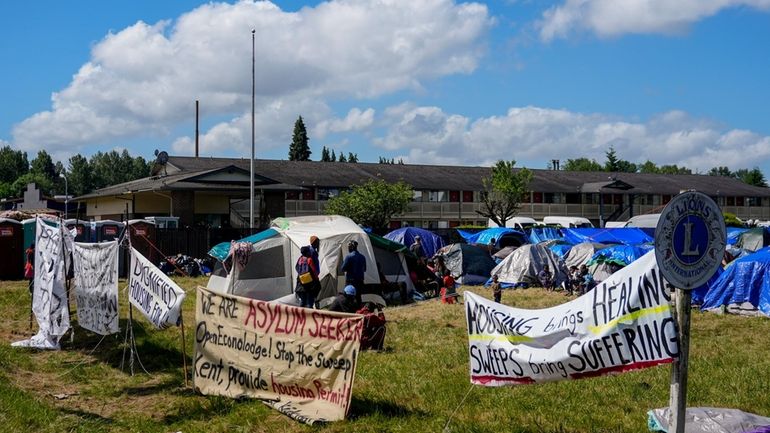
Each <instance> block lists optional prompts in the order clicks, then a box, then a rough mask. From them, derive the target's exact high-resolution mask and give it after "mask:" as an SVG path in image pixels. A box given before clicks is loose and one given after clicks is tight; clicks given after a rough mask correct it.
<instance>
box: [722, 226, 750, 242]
mask: <svg viewBox="0 0 770 433" xmlns="http://www.w3.org/2000/svg"><path fill="white" fill-rule="evenodd" d="M726 229H727V245H735V243H736V242H738V239H740V236H741V234H743V233H744V232H745V231H746V230H748V229H747V228H744V227H727V228H726Z"/></svg>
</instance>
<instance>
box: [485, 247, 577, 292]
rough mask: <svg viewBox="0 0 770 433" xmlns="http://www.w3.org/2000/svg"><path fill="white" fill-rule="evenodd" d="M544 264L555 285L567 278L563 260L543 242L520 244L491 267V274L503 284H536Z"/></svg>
mask: <svg viewBox="0 0 770 433" xmlns="http://www.w3.org/2000/svg"><path fill="white" fill-rule="evenodd" d="M546 264H547V265H548V267H549V268H550V270H551V273H552V275H553V277H554V283H555V284H556V285H557V286H558V285H560V284H561V283H562V282H563V281H565V280H566V279H567V268H565V267H564V262H563V261H562V260H561V259H560V258H559V257H558V256H557V255H556V254H555V253H554V252H553V251H551V250H550V249H549V248H548V247H547V246H546V245H545V244H544V243H539V244H534V245H533V244H527V245H522V246H521V247H519V248H517V249H516V251H514V252H513V253H511V255H509V256H508V257H506V258H505V260H503V261H502V262H500V263H499V264H498V265H497V266H496V267H495V268H494V269H492V273H491V274H492V275H497V279H498V281H500V282H501V283H503V284H509V285H513V284H519V283H526V284H535V285H538V284H539V281H538V279H537V275H538V274H539V273H540V271H541V270H543V267H544V265H546Z"/></svg>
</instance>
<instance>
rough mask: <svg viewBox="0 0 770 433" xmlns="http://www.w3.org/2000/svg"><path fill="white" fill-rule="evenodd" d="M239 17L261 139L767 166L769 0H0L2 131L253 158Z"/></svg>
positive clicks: (60, 148) (426, 152) (488, 159)
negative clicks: (296, 132) (303, 137)
mask: <svg viewBox="0 0 770 433" xmlns="http://www.w3.org/2000/svg"><path fill="white" fill-rule="evenodd" d="M252 28H254V29H256V36H257V44H256V51H257V61H256V81H257V110H256V125H257V128H256V142H257V143H256V147H257V150H256V151H257V156H258V157H263V158H279V159H280V158H286V157H287V150H288V144H289V142H290V140H291V132H292V127H293V123H294V120H295V119H296V118H297V116H298V115H302V116H303V118H304V119H305V121H306V124H307V126H308V129H309V135H310V139H311V141H310V143H311V149H312V150H313V155H312V158H313V159H317V158H319V157H320V153H321V147H322V146H327V147H329V148H331V149H334V150H335V151H336V152H337V153H340V152H344V153H345V154H347V153H349V152H352V153H356V154H358V156H359V159H360V160H363V161H372V162H375V161H377V160H378V157H380V156H384V157H388V158H395V159H399V158H402V159H404V161H406V162H411V163H429V164H450V165H451V164H462V165H490V164H492V163H494V161H496V160H498V159H515V160H516V161H518V165H520V166H521V165H525V166H528V167H532V168H545V167H546V164H547V162H548V161H550V160H551V159H555V158H558V159H561V160H562V161H564V160H566V159H569V158H578V157H588V158H593V159H596V160H598V161H600V162H602V161H603V160H604V153H605V152H606V150H607V149H608V148H609V147H610V146H613V147H614V148H615V149H616V151H617V152H618V154H619V156H620V157H621V158H624V159H628V160H630V161H632V162H640V163H641V162H644V161H646V160H652V161H653V162H655V163H657V164H679V165H685V166H687V167H690V168H692V169H694V170H698V171H700V172H706V171H708V170H709V169H710V168H711V167H714V166H717V165H727V166H729V167H730V168H732V169H734V170H735V169H739V168H753V167H759V168H761V169H762V170H763V172H764V173H765V175H766V176H768V175H770V123H768V121H767V119H768V114H770V109H769V108H768V101H770V80H768V78H767V77H770V55H769V54H768V51H767V48H766V47H768V46H770V1H769V0H714V1H708V2H706V1H703V2H671V1H669V0H645V1H643V0H558V1H533V0H507V1H505V0H500V1H494V2H492V1H490V2H483V1H478V2H452V1H448V0H425V1H420V2H414V1H409V0H403V1H397V0H391V1H384V0H357V1H352V0H350V1H330V2H301V1H277V2H274V3H263V2H252V1H245V2H212V3H205V2H199V1H173V2H158V1H150V0H134V1H131V2H103V1H96V0H81V1H77V2H61V1H47V0H46V1H40V2H34V3H30V2H6V3H4V4H3V5H2V6H0V41H2V42H0V56H1V57H2V59H3V62H2V68H0V95H2V99H1V100H2V103H1V104H0V144H2V145H10V146H12V147H14V148H17V149H22V150H25V151H27V152H28V153H29V154H30V159H31V158H32V157H34V155H35V154H36V153H37V151H38V150H40V149H46V150H47V151H49V152H50V153H52V154H53V155H54V157H55V158H56V159H60V160H66V159H67V158H69V156H71V155H73V154H75V153H81V154H83V155H86V156H89V155H91V154H93V153H94V152H96V151H99V150H101V151H108V150H111V149H123V148H127V149H129V151H130V152H131V153H132V154H133V155H141V156H144V157H145V158H152V153H153V150H154V149H161V150H166V151H168V152H169V153H171V154H178V155H189V154H191V153H192V152H193V133H194V104H195V100H196V99H199V100H200V101H201V115H202V119H201V127H200V130H201V154H202V155H204V156H208V155H212V156H232V157H248V156H249V154H250V152H251V151H250V149H251V112H250V110H251V29H252Z"/></svg>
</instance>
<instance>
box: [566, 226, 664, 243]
mask: <svg viewBox="0 0 770 433" xmlns="http://www.w3.org/2000/svg"><path fill="white" fill-rule="evenodd" d="M561 233H562V235H563V236H564V238H565V240H567V242H570V243H573V244H579V243H581V242H595V243H600V244H624V245H638V244H644V243H649V242H652V241H653V238H652V236H650V235H649V234H647V232H645V231H644V230H642V229H639V228H603V229H561Z"/></svg>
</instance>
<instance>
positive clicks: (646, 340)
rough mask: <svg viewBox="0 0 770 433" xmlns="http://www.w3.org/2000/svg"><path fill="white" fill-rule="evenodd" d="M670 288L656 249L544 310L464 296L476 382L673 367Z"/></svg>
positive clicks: (674, 344) (544, 379)
mask: <svg viewBox="0 0 770 433" xmlns="http://www.w3.org/2000/svg"><path fill="white" fill-rule="evenodd" d="M667 286H668V284H667V283H666V282H665V280H664V279H663V276H662V275H661V273H660V270H659V269H658V266H657V264H656V263H655V252H654V251H650V252H649V253H647V254H646V255H645V256H643V257H642V258H640V259H639V260H637V261H635V262H634V263H632V264H631V265H629V266H627V267H625V268H624V269H622V270H620V271H618V272H616V273H615V274H613V275H612V276H611V277H610V278H609V279H607V280H605V281H604V282H603V283H602V284H600V285H598V286H597V287H595V288H594V289H593V290H591V291H590V292H589V293H587V294H585V295H583V296H581V297H579V298H577V299H575V300H573V301H570V302H567V303H566V304H562V305H558V306H555V307H551V308H545V309H542V310H524V309H520V308H512V307H508V306H505V305H501V304H498V303H496V302H493V301H490V300H487V299H484V298H482V297H480V296H478V295H475V294H473V293H471V292H465V301H466V302H465V316H466V321H467V325H468V342H469V355H470V376H471V383H473V384H477V385H485V386H504V385H514V384H527V383H537V382H548V381H556V380H566V379H579V378H584V377H592V376H601V375H604V374H609V373H619V372H624V371H629V370H635V369H640V368H646V367H651V366H654V365H658V364H663V363H669V362H672V361H673V360H674V359H676V358H677V357H678V355H679V344H678V339H677V335H676V324H675V322H674V319H673V318H672V317H671V307H670V304H669V300H670V295H669V293H670V291H669V289H668V288H667Z"/></svg>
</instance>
